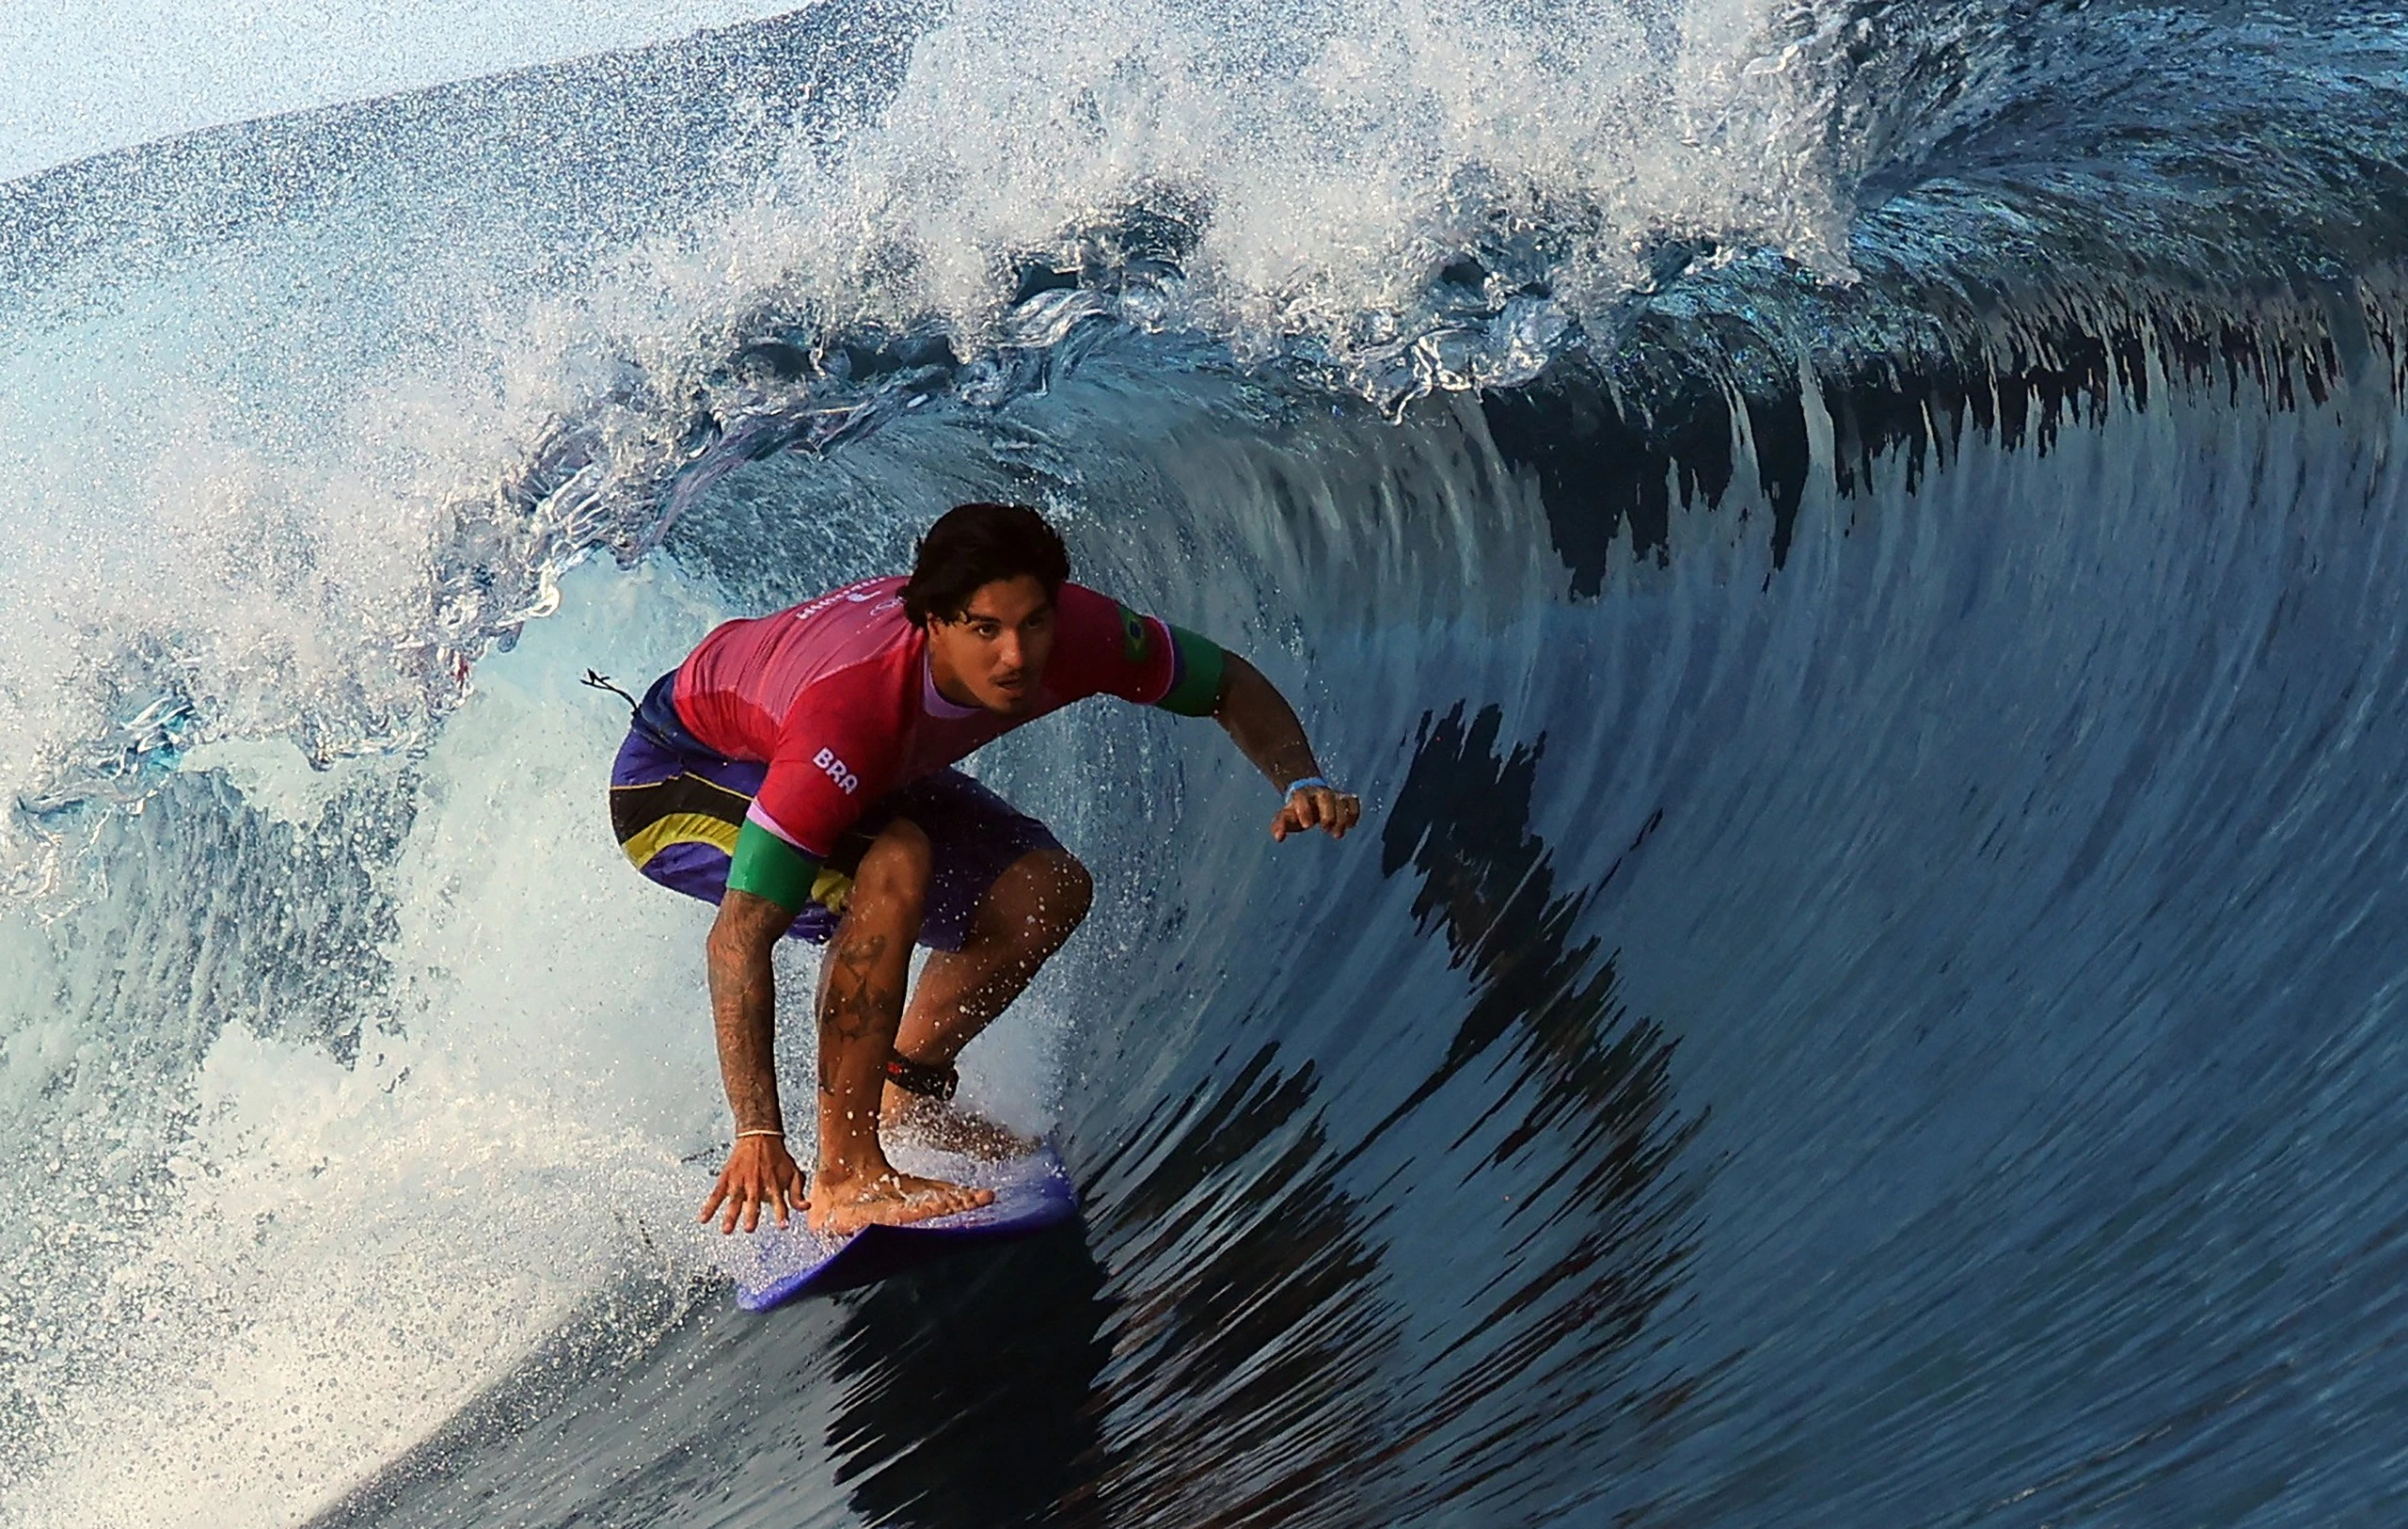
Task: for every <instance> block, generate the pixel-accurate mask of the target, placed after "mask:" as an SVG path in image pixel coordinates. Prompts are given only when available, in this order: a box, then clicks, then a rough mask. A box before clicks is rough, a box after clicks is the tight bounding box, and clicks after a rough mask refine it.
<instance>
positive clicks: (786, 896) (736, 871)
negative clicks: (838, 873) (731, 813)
mask: <svg viewBox="0 0 2408 1529" xmlns="http://www.w3.org/2000/svg"><path fill="white" fill-rule="evenodd" d="M818 874H819V862H818V860H817V859H816V857H814V856H812V855H808V854H805V853H803V852H801V851H800V850H798V849H796V848H795V847H794V846H793V845H791V844H788V843H787V842H786V841H785V840H784V839H782V838H780V837H778V836H777V835H775V834H772V833H770V832H769V831H768V829H766V828H764V827H762V826H761V825H760V824H759V823H756V822H754V821H753V820H751V819H750V818H748V819H746V820H744V827H743V829H742V830H741V831H739V832H738V833H737V836H736V854H735V856H734V858H733V859H732V860H731V862H730V863H729V865H728V868H727V889H728V890H729V891H731V892H750V893H752V894H753V896H754V897H756V898H768V900H770V901H771V902H774V903H776V904H777V905H778V906H779V907H781V908H784V910H785V911H786V912H788V913H800V912H802V905H803V904H804V903H806V902H808V901H810V900H811V884H812V880H813V878H814V877H816V876H817V875H818Z"/></svg>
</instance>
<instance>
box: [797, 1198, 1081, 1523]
mask: <svg viewBox="0 0 2408 1529" xmlns="http://www.w3.org/2000/svg"><path fill="white" fill-rule="evenodd" d="M1110 1310H1111V1308H1110V1305H1109V1303H1108V1302H1107V1301H1106V1300H1105V1298H1104V1297H1103V1271H1102V1270H1101V1268H1099V1267H1098V1266H1097V1265H1096V1262H1095V1259H1094V1257H1093V1256H1092V1255H1091V1254H1090V1253H1089V1252H1088V1250H1087V1245H1086V1234H1085V1228H1083V1227H1081V1226H1079V1225H1078V1224H1076V1223H1072V1224H1071V1225H1069V1226H1065V1227H1061V1228H1058V1229H1056V1230H1054V1231H1053V1232H1050V1233H1046V1234H1042V1235H1040V1236H1038V1237H1035V1238H1032V1239H1030V1240H1029V1241H1027V1242H1024V1243H1020V1244H1016V1245H1014V1246H1012V1247H1010V1248H1008V1249H1004V1250H995V1251H993V1252H989V1253H971V1254H966V1255H964V1256H961V1257H958V1258H953V1259H948V1260H946V1261H945V1262H943V1263H942V1264H938V1265H934V1266H929V1267H927V1268H924V1269H920V1270H917V1271H914V1272H913V1273H911V1274H910V1275H908V1276H905V1277H903V1278H900V1279H894V1280H889V1281H887V1282H884V1283H882V1284H879V1285H874V1286H872V1287H871V1288H870V1289H869V1290H868V1292H867V1293H866V1294H865V1295H863V1297H861V1298H859V1299H858V1301H857V1302H856V1303H855V1304H854V1305H853V1306H852V1308H851V1309H850V1310H849V1311H848V1312H847V1313H846V1315H845V1323H844V1327H843V1330H842V1331H841V1332H840V1333H839V1334H838V1336H837V1340H836V1346H835V1356H834V1357H835V1365H836V1377H837V1379H838V1381H839V1383H840V1384H841V1385H843V1387H844V1391H843V1394H842V1396H841V1398H840V1399H839V1400H838V1402H837V1406H836V1414H835V1416H834V1418H833V1419H832V1420H831V1422H830V1425H829V1428H828V1450H829V1454H830V1455H831V1456H832V1457H834V1459H835V1460H836V1461H837V1465H836V1481H837V1483H838V1484H839V1485H842V1484H845V1483H848V1482H849V1483H851V1484H852V1505H853V1508H854V1510H855V1511H856V1512H858V1513H860V1514H861V1516H862V1518H863V1521H866V1522H870V1523H880V1524H897V1525H909V1526H911V1529H1004V1526H1007V1525H1014V1524H1032V1523H1042V1522H1047V1521H1050V1520H1051V1518H1052V1514H1053V1509H1054V1504H1055V1503H1057V1502H1058V1501H1060V1500H1061V1499H1062V1498H1063V1497H1065V1496H1067V1495H1069V1492H1070V1489H1071V1486H1072V1482H1073V1477H1074V1473H1075V1471H1076V1469H1077V1467H1078V1466H1079V1465H1080V1463H1081V1462H1082V1461H1083V1460H1085V1459H1086V1458H1088V1457H1092V1455H1093V1454H1094V1452H1095V1448H1096V1426H1095V1419H1094V1416H1093V1414H1092V1413H1090V1412H1088V1411H1087V1410H1085V1408H1086V1402H1087V1398H1088V1396H1089V1394H1091V1393H1092V1391H1093V1390H1094V1388H1095V1383H1096V1378H1097V1377H1098V1375H1099V1374H1101V1371H1102V1369H1103V1364H1104V1361H1105V1359H1106V1358H1107V1357H1109V1354H1110V1351H1111V1350H1110V1346H1109V1345H1108V1344H1106V1343H1105V1341H1104V1339H1103V1337H1102V1328H1103V1324H1104V1321H1105V1318H1106V1317H1107V1316H1108V1315H1109V1314H1110Z"/></svg>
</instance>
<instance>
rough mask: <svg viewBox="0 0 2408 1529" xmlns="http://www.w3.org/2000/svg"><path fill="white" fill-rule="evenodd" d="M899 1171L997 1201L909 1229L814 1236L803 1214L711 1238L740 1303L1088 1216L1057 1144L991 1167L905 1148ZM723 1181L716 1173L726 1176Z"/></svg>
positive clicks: (875, 1274)
mask: <svg viewBox="0 0 2408 1529" xmlns="http://www.w3.org/2000/svg"><path fill="white" fill-rule="evenodd" d="M893 1155H894V1157H895V1166H896V1167H897V1168H900V1169H903V1170H904V1171H907V1172H911V1173H922V1174H927V1175H929V1176H931V1177H934V1178H942V1179H948V1180H951V1181H952V1182H954V1183H956V1184H968V1185H974V1186H975V1187H979V1188H982V1189H992V1190H994V1191H995V1198H994V1201H993V1202H992V1203H990V1204H985V1205H980V1206H977V1207H976V1208H975V1209H972V1210H965V1211H956V1212H955V1213H954V1214H952V1215H951V1216H939V1217H936V1218H932V1219H929V1220H926V1221H914V1222H912V1223H911V1225H909V1226H872V1227H865V1228H863V1230H862V1231H859V1232H856V1233H854V1234H851V1235H850V1236H841V1237H840V1236H829V1235H823V1234H819V1233H816V1232H813V1231H810V1230H808V1229H807V1228H806V1227H805V1226H804V1225H803V1218H801V1217H800V1216H798V1217H795V1218H793V1219H792V1220H790V1221H789V1222H787V1224H786V1225H785V1226H784V1227H783V1228H782V1227H780V1226H778V1225H777V1224H776V1223H775V1222H774V1221H764V1222H763V1223H762V1224H761V1226H760V1227H759V1229H758V1230H756V1231H754V1232H753V1233H751V1234H745V1233H741V1232H738V1233H737V1234H734V1235H732V1236H721V1234H719V1233H718V1231H717V1230H716V1229H711V1230H709V1231H707V1232H706V1235H707V1236H708V1237H709V1239H710V1244H711V1247H712V1253H711V1257H712V1261H713V1262H715V1263H716V1264H718V1265H719V1266H720V1267H721V1268H722V1269H723V1270H725V1271H726V1272H727V1273H728V1274H729V1275H730V1276H731V1277H732V1278H734V1280H735V1281H736V1304H737V1305H738V1306H740V1307H742V1308H743V1309H744V1310H746V1311H748V1312H766V1311H768V1310H769V1309H770V1308H771V1307H773V1306H782V1305H784V1304H785V1303H786V1302H787V1301H790V1300H794V1299H796V1298H800V1297H802V1296H820V1295H831V1294H833V1293H834V1292H836V1291H839V1290H850V1289H852V1288H854V1287H855V1286H857V1285H864V1284H870V1283H873V1282H876V1281H879V1280H883V1279H885V1278H887V1277H888V1276H889V1275H893V1274H899V1273H901V1272H902V1271H903V1270H905V1269H908V1268H912V1267H915V1266H918V1265H921V1264H926V1263H928V1262H930V1261H931V1260H934V1259H938V1258H943V1257H944V1256H946V1255H948V1254H950V1253H954V1252H958V1251H959V1250H962V1249H965V1248H970V1247H974V1246H976V1245H977V1244H979V1243H985V1242H1001V1241H1005V1240H1007V1239H1009V1238H1012V1237H1024V1236H1027V1235H1028V1234H1031V1233H1033V1232H1041V1231H1043V1230H1045V1229H1046V1228H1047V1227H1049V1226H1058V1225H1060V1224H1061V1223H1062V1222H1064V1221H1067V1220H1069V1219H1070V1218H1072V1217H1074V1216H1076V1215H1078V1213H1079V1192H1078V1189H1077V1187H1075V1186H1074V1185H1072V1184H1071V1183H1070V1174H1069V1170H1067V1169H1065V1168H1064V1167H1063V1166H1062V1159H1061V1158H1060V1157H1059V1156H1058V1155H1055V1153H1054V1146H1053V1143H1051V1142H1047V1143H1045V1144H1043V1145H1041V1146H1039V1147H1038V1149H1037V1150H1036V1151H1035V1152H1033V1153H1030V1154H1029V1155H1026V1156H1024V1157H1014V1158H1009V1159H1006V1160H1005V1161H1002V1162H987V1161H982V1160H980V1159H978V1158H975V1157H963V1156H958V1155H954V1154H951V1153H940V1152H929V1151H926V1150H922V1151H917V1152H912V1151H904V1150H897V1151H895V1152H894V1154H893ZM716 1177H717V1175H716V1174H714V1175H713V1179H714V1180H716Z"/></svg>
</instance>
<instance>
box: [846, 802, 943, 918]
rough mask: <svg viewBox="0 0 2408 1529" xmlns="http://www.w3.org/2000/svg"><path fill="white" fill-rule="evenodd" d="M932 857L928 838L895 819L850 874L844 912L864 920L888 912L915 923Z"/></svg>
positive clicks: (932, 863) (925, 897) (925, 893)
mask: <svg viewBox="0 0 2408 1529" xmlns="http://www.w3.org/2000/svg"><path fill="white" fill-rule="evenodd" d="M935 858H936V857H935V854H934V852H932V851H931V850H930V849H929V847H928V836H927V834H925V833H922V832H921V831H920V826H919V825H918V824H917V823H913V822H910V821H907V820H901V819H897V820H895V821H894V822H891V823H889V824H887V825H886V827H885V828H884V829H883V830H881V831H880V832H879V836H878V838H877V840H876V841H875V842H873V843H872V844H871V845H870V847H869V851H868V852H867V853H865V854H863V856H862V863H861V867H860V868H859V869H857V870H855V871H854V872H853V890H852V894H851V899H850V900H849V901H848V902H847V903H846V905H845V909H846V912H847V913H848V915H851V914H859V915H861V916H864V917H872V916H879V915H881V914H888V913H890V912H891V914H892V915H893V916H895V917H907V918H909V919H911V921H913V922H916V921H917V920H918V918H919V915H920V909H921V905H922V904H923V903H924V902H925V901H926V900H927V894H928V876H929V872H930V869H931V868H932V867H933V866H934V864H935Z"/></svg>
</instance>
